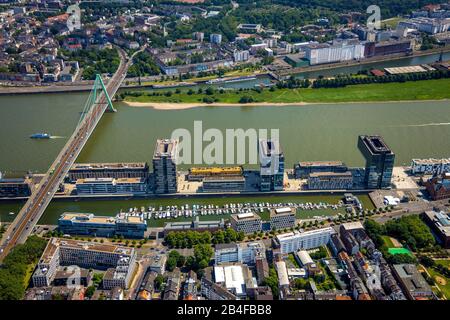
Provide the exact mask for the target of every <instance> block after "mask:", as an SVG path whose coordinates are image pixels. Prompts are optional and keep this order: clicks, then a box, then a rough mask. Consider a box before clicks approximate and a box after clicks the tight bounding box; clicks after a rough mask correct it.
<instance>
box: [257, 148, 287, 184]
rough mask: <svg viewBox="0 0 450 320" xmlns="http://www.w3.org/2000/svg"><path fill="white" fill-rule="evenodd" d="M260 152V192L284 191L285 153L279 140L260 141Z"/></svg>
mask: <svg viewBox="0 0 450 320" xmlns="http://www.w3.org/2000/svg"><path fill="white" fill-rule="evenodd" d="M258 152H259V161H260V170H259V176H260V190H261V191H282V190H283V188H284V153H283V151H282V150H281V146H280V142H279V140H275V139H272V140H265V139H260V140H259V144H258Z"/></svg>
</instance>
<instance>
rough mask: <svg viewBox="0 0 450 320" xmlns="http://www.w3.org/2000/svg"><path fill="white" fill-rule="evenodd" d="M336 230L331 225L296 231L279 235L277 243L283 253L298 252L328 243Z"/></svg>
mask: <svg viewBox="0 0 450 320" xmlns="http://www.w3.org/2000/svg"><path fill="white" fill-rule="evenodd" d="M334 233H335V231H334V230H333V228H331V227H327V228H321V229H316V230H311V231H303V232H299V231H294V232H288V233H284V234H280V235H277V236H276V238H275V243H276V245H277V246H279V247H280V250H281V253H291V252H296V251H298V250H300V249H304V250H309V249H313V248H317V247H320V246H323V245H326V244H327V243H328V242H329V241H330V236H331V235H332V234H334Z"/></svg>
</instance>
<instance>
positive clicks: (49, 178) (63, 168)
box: [0, 47, 145, 261]
mask: <svg viewBox="0 0 450 320" xmlns="http://www.w3.org/2000/svg"><path fill="white" fill-rule="evenodd" d="M143 49H145V47H144V48H143ZM143 49H142V50H143ZM118 50H119V55H120V65H119V68H118V69H117V71H116V73H115V74H114V75H113V77H112V78H111V79H110V81H109V82H108V84H107V86H106V91H107V93H108V95H109V97H111V99H112V98H113V96H114V95H115V94H116V92H117V90H118V89H119V87H120V85H121V83H122V81H123V80H124V79H125V76H126V73H127V70H128V68H129V67H130V66H131V64H132V57H131V58H130V59H129V58H128V57H127V55H126V53H125V51H124V50H122V49H118ZM135 54H136V53H135ZM133 56H134V55H133ZM107 106H108V103H107V97H106V96H105V94H104V93H103V92H102V93H101V94H100V95H99V96H98V98H97V100H96V103H95V104H94V105H93V106H92V107H91V108H90V110H89V111H88V113H87V114H86V115H85V117H84V119H83V120H82V121H81V122H80V123H79V124H78V125H77V127H76V129H75V131H74V133H73V134H72V136H71V137H70V139H69V140H68V141H67V143H66V145H65V146H64V147H63V149H62V150H61V152H60V153H59V155H58V156H57V158H56V159H55V161H54V162H53V164H52V165H51V167H50V169H49V170H48V171H47V173H46V175H45V177H44V178H42V180H41V182H40V184H39V185H38V186H37V188H36V190H35V191H34V193H33V194H32V195H31V196H30V198H29V199H28V201H27V202H26V203H25V205H24V206H23V207H22V209H21V210H20V212H19V213H18V215H17V217H16V219H15V220H14V221H13V222H12V224H11V225H10V227H9V228H8V230H7V231H6V232H5V233H4V235H3V237H2V239H1V242H0V261H3V259H4V257H5V256H6V255H7V254H8V253H9V252H10V250H11V249H12V248H13V247H14V246H15V245H17V244H19V243H24V242H25V240H26V239H27V237H28V236H29V235H30V234H31V232H32V230H33V228H34V226H35V225H36V223H37V222H38V221H39V219H40V218H41V216H42V214H43V213H44V211H45V209H46V208H47V206H48V204H49V203H50V201H51V199H52V198H53V196H54V194H55V192H56V191H57V189H58V188H59V185H60V184H61V183H62V181H63V179H64V177H65V176H66V175H67V172H68V171H69V169H70V167H71V166H72V165H73V163H74V162H75V160H76V159H77V157H78V155H79V154H80V152H81V150H82V149H83V147H84V145H85V144H86V142H87V140H88V139H89V137H90V135H91V134H92V132H93V131H94V129H95V127H96V126H97V123H98V122H99V121H100V119H101V117H102V115H103V113H104V112H105V110H106V108H107Z"/></svg>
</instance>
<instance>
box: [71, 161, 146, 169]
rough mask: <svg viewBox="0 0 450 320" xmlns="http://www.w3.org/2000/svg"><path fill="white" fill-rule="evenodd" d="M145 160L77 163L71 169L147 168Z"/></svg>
mask: <svg viewBox="0 0 450 320" xmlns="http://www.w3.org/2000/svg"><path fill="white" fill-rule="evenodd" d="M145 168H147V163H145V162H114V163H113V162H111V163H75V164H74V165H73V166H72V167H71V168H70V170H71V171H77V170H105V169H116V170H117V169H120V170H125V169H145Z"/></svg>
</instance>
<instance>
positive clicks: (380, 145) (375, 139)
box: [359, 135, 393, 154]
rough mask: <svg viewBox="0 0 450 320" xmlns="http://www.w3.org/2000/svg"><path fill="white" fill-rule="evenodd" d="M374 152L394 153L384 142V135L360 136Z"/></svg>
mask: <svg viewBox="0 0 450 320" xmlns="http://www.w3.org/2000/svg"><path fill="white" fill-rule="evenodd" d="M359 137H360V139H361V140H362V141H363V142H364V144H365V145H366V147H367V148H368V149H369V150H370V152H371V153H372V154H383V153H393V152H392V150H391V149H390V148H389V147H388V146H387V144H386V143H385V142H384V140H383V137H381V136H379V135H371V136H365V135H362V136H359Z"/></svg>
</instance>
